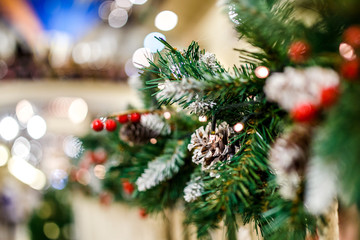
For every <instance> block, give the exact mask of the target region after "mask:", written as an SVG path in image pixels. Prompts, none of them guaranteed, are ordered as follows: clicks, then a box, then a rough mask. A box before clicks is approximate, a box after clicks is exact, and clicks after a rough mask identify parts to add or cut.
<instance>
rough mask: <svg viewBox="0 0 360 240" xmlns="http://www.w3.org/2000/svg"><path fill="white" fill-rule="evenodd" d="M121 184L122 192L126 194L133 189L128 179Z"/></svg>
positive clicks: (129, 193)
mask: <svg viewBox="0 0 360 240" xmlns="http://www.w3.org/2000/svg"><path fill="white" fill-rule="evenodd" d="M122 186H123V189H124V192H125V193H126V194H128V195H131V194H132V193H133V192H134V190H135V187H134V185H133V184H132V183H130V182H129V181H124V182H123V183H122Z"/></svg>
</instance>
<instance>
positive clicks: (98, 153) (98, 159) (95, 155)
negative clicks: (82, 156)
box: [92, 148, 107, 164]
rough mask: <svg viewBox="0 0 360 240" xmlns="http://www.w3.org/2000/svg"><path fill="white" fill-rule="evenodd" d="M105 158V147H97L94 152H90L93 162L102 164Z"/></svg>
mask: <svg viewBox="0 0 360 240" xmlns="http://www.w3.org/2000/svg"><path fill="white" fill-rule="evenodd" d="M106 160H107V153H106V151H105V149H103V148H98V149H96V150H95V151H94V152H92V162H93V163H94V164H103V163H105V162H106Z"/></svg>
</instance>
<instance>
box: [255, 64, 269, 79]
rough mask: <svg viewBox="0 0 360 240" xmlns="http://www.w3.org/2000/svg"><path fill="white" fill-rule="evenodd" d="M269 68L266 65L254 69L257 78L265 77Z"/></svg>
mask: <svg viewBox="0 0 360 240" xmlns="http://www.w3.org/2000/svg"><path fill="white" fill-rule="evenodd" d="M269 73H270V71H269V69H268V68H267V67H264V66H259V67H257V68H256V69H255V75H256V76H257V77H258V78H267V77H268V76H269Z"/></svg>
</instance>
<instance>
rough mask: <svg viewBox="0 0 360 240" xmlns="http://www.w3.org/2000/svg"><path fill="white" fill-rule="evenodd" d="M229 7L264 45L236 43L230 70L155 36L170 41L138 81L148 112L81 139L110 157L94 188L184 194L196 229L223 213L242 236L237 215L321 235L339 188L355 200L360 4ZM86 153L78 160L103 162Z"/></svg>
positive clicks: (143, 197) (271, 231) (231, 234)
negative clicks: (236, 61) (236, 58)
mask: <svg viewBox="0 0 360 240" xmlns="http://www.w3.org/2000/svg"><path fill="white" fill-rule="evenodd" d="M226 6H227V8H228V9H229V16H230V18H231V20H232V21H233V22H234V24H235V28H236V30H237V31H238V32H239V33H240V35H241V36H242V37H245V38H246V40H247V41H248V42H249V43H251V44H252V45H253V46H255V47H257V50H256V51H253V52H251V51H248V50H238V51H239V53H240V56H241V59H242V61H243V62H244V64H243V65H241V66H240V67H234V68H233V69H231V70H226V69H225V68H224V67H222V66H221V64H220V63H219V62H218V61H217V60H216V58H215V55H214V54H211V53H207V52H205V51H204V50H200V47H199V46H198V44H197V43H196V42H193V43H191V44H190V46H189V47H188V49H186V50H178V49H176V48H174V47H172V46H171V45H170V44H169V43H167V42H166V41H164V40H162V39H159V41H160V42H162V43H163V44H164V45H165V47H166V48H165V50H164V51H163V52H161V53H160V52H159V53H158V54H157V55H156V56H157V58H156V59H155V60H154V61H153V62H150V64H151V65H150V67H148V68H144V69H142V71H143V72H142V74H141V76H140V77H139V79H137V80H136V79H132V82H133V83H136V84H134V85H137V86H138V88H141V89H142V93H141V94H142V98H143V100H144V105H145V107H146V109H147V110H145V111H136V110H135V111H130V112H126V113H122V114H116V115H112V116H107V117H105V118H104V119H96V120H94V122H93V125H92V128H93V129H94V130H95V131H101V130H102V129H103V128H104V127H105V128H106V130H108V134H101V133H100V134H98V135H90V136H88V137H85V138H84V139H83V144H84V147H85V149H95V148H98V147H103V148H104V149H106V152H107V153H108V154H109V155H110V156H111V157H109V160H108V163H107V164H106V168H107V171H106V175H105V179H104V181H103V188H100V190H98V191H97V193H101V192H103V193H104V191H107V192H110V193H111V195H113V196H114V197H115V199H116V200H122V201H125V202H127V203H129V204H133V205H136V206H140V207H141V208H142V209H144V210H142V213H144V212H147V213H155V212H162V211H164V210H165V209H168V208H171V207H176V206H178V205H177V204H178V203H179V202H180V203H183V204H184V206H185V209H186V220H185V222H186V223H187V224H194V225H196V226H197V235H198V237H199V238H201V237H206V236H207V235H208V234H209V231H210V230H211V229H214V228H216V227H217V226H218V224H219V222H220V221H224V224H225V226H226V229H227V237H228V238H229V239H236V230H237V228H238V224H239V222H240V221H239V217H240V218H241V222H242V223H248V222H254V223H255V226H256V229H258V230H259V234H260V235H262V236H263V237H264V238H265V239H305V238H307V237H316V236H319V235H320V236H321V235H324V234H326V232H325V231H322V226H323V225H322V224H320V222H321V220H323V219H324V214H326V213H327V211H328V210H329V208H330V206H331V204H332V203H333V202H334V201H335V199H336V198H337V197H339V200H340V201H341V203H342V204H358V203H359V202H360V201H359V198H360V191H359V190H358V188H357V186H358V182H359V181H360V180H359V178H358V177H357V175H358V174H357V172H358V169H359V168H360V164H359V163H358V159H360V150H359V148H358V145H359V143H360V139H359V136H360V128H359V127H358V124H357V123H356V122H355V121H357V119H359V118H358V117H359V116H360V111H359V110H358V109H357V106H356V104H354V103H356V102H357V99H358V98H359V96H360V94H359V92H360V87H359V84H358V79H359V78H360V76H359V73H360V72H359V69H360V68H359V66H360V65H359V61H358V58H357V55H358V54H359V51H360V50H359V49H360V27H359V26H358V25H356V24H359V21H360V20H359V18H358V12H356V11H354V10H353V9H360V8H359V3H358V2H357V1H355V0H347V1H346V4H343V1H341V2H340V1H326V2H324V1H303V2H301V5H300V4H299V3H296V2H291V3H284V2H283V1H276V0H257V1H254V0H229V1H228V2H227V5H226ZM303 9H312V12H308V13H307V14H306V15H305V16H311V15H313V16H314V18H313V22H312V23H311V24H308V23H305V21H304V19H301V18H299V17H298V15H296V14H295V13H296V11H297V10H303ZM179 109H182V110H181V111H180V110H179ZM197 117H199V120H201V121H198V119H197ZM115 120H117V122H119V123H120V125H121V126H120V125H119V124H118V123H117V122H116V121H115ZM202 122H205V123H202ZM206 122H207V123H206ZM345 149H346V151H344V150H345ZM84 156H86V155H84ZM84 159H85V160H84ZM88 159H89V158H88ZM88 159H86V158H83V159H82V160H81V163H80V164H79V165H80V166H86V167H85V168H88V167H89V166H90V165H89V164H86V163H89V162H93V163H95V164H97V165H98V163H99V161H97V160H94V159H96V157H94V156H93V157H92V159H91V160H88ZM84 162H85V163H84ZM100 162H101V161H100ZM94 169H95V168H94ZM79 171H84V169H83V168H80V169H77V170H76V172H75V173H74V174H75V177H74V179H75V180H77V181H79V182H81V181H84V179H82V174H81V173H79ZM92 190H94V188H93V189H92ZM107 196H108V195H107Z"/></svg>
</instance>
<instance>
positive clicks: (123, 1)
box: [116, 0, 133, 11]
mask: <svg viewBox="0 0 360 240" xmlns="http://www.w3.org/2000/svg"><path fill="white" fill-rule="evenodd" d="M116 5H117V6H118V7H119V8H122V9H125V10H126V11H129V10H130V9H131V8H132V5H133V4H132V2H130V1H129V0H116Z"/></svg>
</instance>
